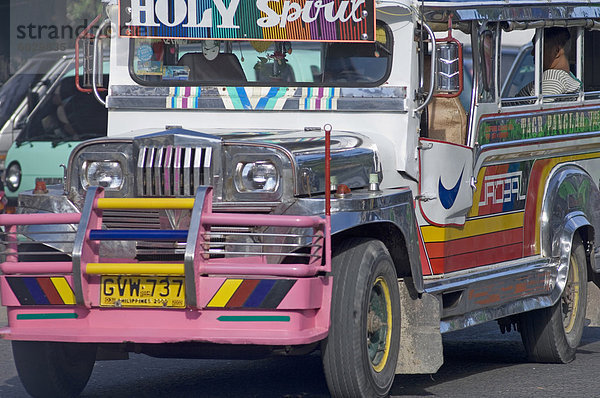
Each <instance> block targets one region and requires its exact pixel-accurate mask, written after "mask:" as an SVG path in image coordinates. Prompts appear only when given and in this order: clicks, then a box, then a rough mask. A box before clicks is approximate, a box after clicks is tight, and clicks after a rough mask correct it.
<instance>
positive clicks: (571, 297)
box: [561, 254, 581, 333]
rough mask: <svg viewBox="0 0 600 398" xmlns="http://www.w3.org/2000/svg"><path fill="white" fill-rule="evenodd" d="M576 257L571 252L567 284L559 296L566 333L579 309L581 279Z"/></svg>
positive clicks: (571, 328)
mask: <svg viewBox="0 0 600 398" xmlns="http://www.w3.org/2000/svg"><path fill="white" fill-rule="evenodd" d="M578 265H579V264H578V263H577V259H576V258H575V256H573V254H571V264H570V265H569V276H568V278H567V284H566V285H565V289H564V291H563V294H562V296H561V304H562V312H563V326H564V328H565V332H566V333H570V332H571V330H573V326H574V325H575V320H576V319H577V312H578V311H579V295H580V290H579V288H580V284H581V280H580V277H579V267H578Z"/></svg>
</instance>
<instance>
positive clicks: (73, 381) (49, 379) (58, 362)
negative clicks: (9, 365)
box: [12, 341, 96, 398]
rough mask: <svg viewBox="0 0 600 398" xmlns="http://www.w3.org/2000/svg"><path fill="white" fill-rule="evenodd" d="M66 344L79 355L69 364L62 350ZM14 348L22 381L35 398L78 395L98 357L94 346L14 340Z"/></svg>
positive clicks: (62, 397)
mask: <svg viewBox="0 0 600 398" xmlns="http://www.w3.org/2000/svg"><path fill="white" fill-rule="evenodd" d="M66 344H69V346H68V347H69V349H74V350H76V351H77V352H78V353H79V354H80V355H78V356H76V359H73V360H72V362H69V363H66V362H65V356H64V355H62V353H63V352H64V351H61V350H63V349H64V348H65V347H66ZM12 349H13V357H14V359H15V366H16V368H17V373H18V374H19V378H20V379H21V382H22V383H23V386H24V387H25V390H27V392H28V393H29V394H30V395H31V396H32V397H34V398H54V397H56V398H70V397H77V396H79V395H80V394H81V392H82V391H83V389H84V388H85V386H86V384H87V382H88V380H89V378H90V375H91V373H92V369H93V367H94V362H95V358H96V346H95V345H93V344H83V343H56V342H48V341H13V342H12ZM71 357H72V356H71Z"/></svg>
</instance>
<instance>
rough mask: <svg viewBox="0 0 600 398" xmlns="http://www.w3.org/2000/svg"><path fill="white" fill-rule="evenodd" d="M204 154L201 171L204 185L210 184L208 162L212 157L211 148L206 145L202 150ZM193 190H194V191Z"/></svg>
mask: <svg viewBox="0 0 600 398" xmlns="http://www.w3.org/2000/svg"><path fill="white" fill-rule="evenodd" d="M203 152H204V156H203V159H202V164H203V173H202V177H203V180H204V182H203V184H205V185H210V176H211V174H210V162H211V159H212V148H211V147H208V148H206V149H205V150H204V151H203ZM194 192H195V191H194Z"/></svg>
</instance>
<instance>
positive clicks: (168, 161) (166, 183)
mask: <svg viewBox="0 0 600 398" xmlns="http://www.w3.org/2000/svg"><path fill="white" fill-rule="evenodd" d="M172 159H173V146H171V145H168V146H167V153H166V155H165V169H164V173H165V174H164V178H163V187H164V189H165V190H164V192H165V195H168V196H170V195H173V192H171V168H172Z"/></svg>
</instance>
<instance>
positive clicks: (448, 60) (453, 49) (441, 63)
mask: <svg viewBox="0 0 600 398" xmlns="http://www.w3.org/2000/svg"><path fill="white" fill-rule="evenodd" d="M436 44H437V46H436V57H435V59H436V62H437V68H436V76H435V79H436V83H437V84H436V94H435V96H436V97H458V96H459V95H460V93H461V92H462V89H463V55H462V44H461V43H460V42H459V41H458V40H456V39H454V38H453V37H452V36H451V35H450V34H448V37H447V38H445V39H439V40H438V41H437V43H436Z"/></svg>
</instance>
